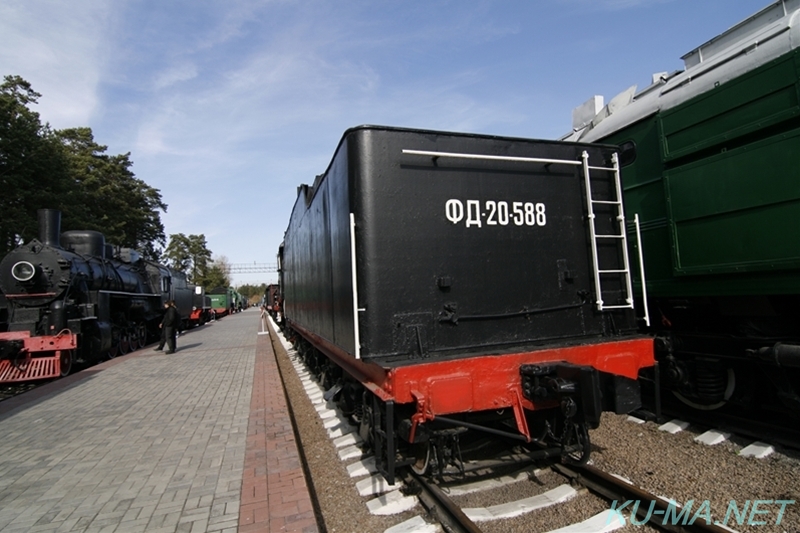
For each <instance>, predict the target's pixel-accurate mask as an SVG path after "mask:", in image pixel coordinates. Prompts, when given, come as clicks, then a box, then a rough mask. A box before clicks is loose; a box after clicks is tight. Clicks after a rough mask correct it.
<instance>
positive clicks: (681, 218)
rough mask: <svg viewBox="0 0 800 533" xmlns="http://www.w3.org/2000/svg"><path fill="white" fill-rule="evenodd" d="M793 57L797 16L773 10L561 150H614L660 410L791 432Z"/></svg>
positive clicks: (798, 290) (591, 116)
mask: <svg viewBox="0 0 800 533" xmlns="http://www.w3.org/2000/svg"><path fill="white" fill-rule="evenodd" d="M798 46H800V0H783V1H779V2H775V3H773V4H771V5H769V6H767V7H766V8H765V9H763V10H762V11H760V12H758V13H756V14H755V15H753V16H752V17H750V18H748V19H746V20H745V21H743V22H741V23H740V24H738V25H736V26H734V27H733V28H731V29H729V30H728V31H726V32H725V33H723V34H721V35H719V36H717V37H715V38H713V39H711V40H710V41H708V42H707V43H705V44H703V45H702V46H700V47H699V48H696V49H695V50H692V51H691V52H689V53H688V54H686V55H685V56H684V57H683V60H684V63H685V69H684V70H681V71H677V72H672V73H667V72H664V73H659V74H655V75H654V76H653V81H652V84H651V85H650V86H648V87H646V88H645V89H643V90H641V91H638V92H637V91H636V88H635V87H632V88H630V89H628V90H627V91H625V92H623V93H622V94H620V95H618V96H617V97H615V98H613V99H612V100H611V101H610V102H609V104H608V105H607V106H603V105H602V101H601V99H600V98H599V97H594V98H593V99H591V100H589V101H588V102H587V103H585V104H584V105H582V106H580V107H578V108H576V109H575V111H574V112H573V131H572V133H571V134H570V135H567V136H565V138H564V139H566V140H574V141H587V142H603V143H611V144H616V145H618V146H620V165H621V178H622V186H623V191H624V199H625V211H626V219H627V227H628V234H629V237H630V238H629V241H628V242H629V243H633V244H632V247H633V248H634V249H633V250H631V251H632V252H633V253H632V256H633V255H638V253H639V245H638V244H636V243H637V233H638V234H639V235H641V243H642V245H641V251H642V257H643V263H644V283H642V277H641V275H638V274H637V277H636V279H635V282H636V283H635V285H636V287H637V289H638V294H639V297H640V299H644V300H646V301H647V303H648V310H649V316H648V317H647V318H648V321H649V326H648V327H649V331H651V332H652V333H654V334H655V335H656V336H657V343H656V345H657V348H658V350H659V353H658V359H659V361H660V363H659V366H660V380H659V381H660V383H661V384H662V387H666V389H667V390H668V391H670V392H671V394H668V395H667V394H665V395H663V396H664V397H665V399H666V398H667V397H668V396H669V397H671V398H677V399H679V400H680V401H681V402H682V403H683V404H685V405H688V406H690V407H691V408H693V409H694V410H696V411H697V412H700V411H711V410H719V411H717V413H718V414H719V415H720V416H723V415H725V414H726V413H727V414H732V413H734V412H735V413H737V416H741V413H745V414H746V415H747V416H748V417H750V418H753V419H758V420H762V419H765V418H764V417H766V418H767V419H769V418H771V417H772V418H774V419H775V420H780V421H782V423H783V424H787V425H788V426H791V425H792V423H793V424H794V426H795V427H797V422H798V421H800V55H799V54H800V50H798ZM637 217H638V224H637V223H636V222H637ZM634 270H636V271H637V272H638V270H639V269H638V267H637V268H634ZM640 308H641V306H640ZM790 421H791V422H790Z"/></svg>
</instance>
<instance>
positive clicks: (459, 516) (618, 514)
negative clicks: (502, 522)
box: [406, 464, 732, 533]
mask: <svg viewBox="0 0 800 533" xmlns="http://www.w3.org/2000/svg"><path fill="white" fill-rule="evenodd" d="M552 469H553V470H554V471H556V472H558V473H559V474H561V475H562V476H564V477H565V478H567V479H569V480H571V481H572V482H573V484H574V485H577V486H578V487H581V488H585V489H586V490H588V491H589V492H591V493H592V494H595V495H597V496H599V497H600V498H603V499H604V500H606V501H607V502H608V504H609V505H610V506H609V509H608V510H607V511H604V512H602V513H599V514H597V515H595V516H593V517H592V518H590V519H589V520H586V521H583V522H580V523H575V524H572V525H570V526H567V528H569V530H570V531H611V530H612V528H613V529H617V528H622V527H624V526H625V524H631V525H634V526H636V527H639V528H641V527H642V526H645V525H647V526H649V527H650V528H652V529H654V530H657V531H667V532H671V533H730V531H732V530H731V529H729V528H725V527H720V526H719V525H717V524H715V523H714V522H715V521H716V520H715V519H713V518H712V520H711V521H706V520H692V516H691V514H687V513H683V514H681V511H682V510H681V509H680V508H679V507H677V506H676V504H675V502H669V501H667V500H665V499H663V498H660V497H658V496H656V495H654V494H652V493H650V492H648V491H646V490H644V489H642V488H640V487H637V486H635V485H633V484H631V483H629V482H627V481H625V480H623V479H621V478H619V477H616V476H614V475H612V474H609V473H607V472H604V471H602V470H600V469H598V468H595V467H593V466H589V465H587V466H564V465H559V464H557V465H553V466H552ZM406 483H407V484H408V485H410V486H418V487H419V494H418V497H419V499H420V502H421V503H422V505H423V506H424V507H425V509H426V510H427V511H428V513H429V515H430V516H431V517H433V518H435V519H436V520H438V521H439V523H440V524H441V526H442V527H443V529H444V530H445V531H449V532H453V533H482V532H483V530H482V529H481V528H480V527H479V525H478V524H476V523H475V522H474V521H473V520H472V519H471V518H470V517H469V516H468V514H467V513H466V512H465V511H464V510H463V509H462V508H460V507H459V506H458V505H457V504H456V503H455V502H454V501H453V500H452V499H451V498H450V497H449V496H448V495H447V493H446V491H445V490H442V489H441V488H439V487H438V486H437V485H435V484H432V483H430V482H429V481H428V480H427V479H425V478H423V477H420V476H417V475H415V474H413V473H408V474H407V476H406ZM623 502H638V504H637V505H635V506H632V505H631V504H627V505H626V504H625V503H623ZM621 506H624V507H626V509H625V510H624V511H622V510H617V509H619V507H621ZM532 522H533V521H532ZM588 528H591V529H588ZM562 530H565V528H561V529H559V530H558V531H562ZM531 531H547V530H546V529H542V530H539V529H531Z"/></svg>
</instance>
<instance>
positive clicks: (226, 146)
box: [0, 0, 772, 284]
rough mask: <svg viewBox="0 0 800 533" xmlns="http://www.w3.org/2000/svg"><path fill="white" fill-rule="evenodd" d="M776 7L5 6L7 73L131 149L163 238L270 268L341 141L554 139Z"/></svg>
mask: <svg viewBox="0 0 800 533" xmlns="http://www.w3.org/2000/svg"><path fill="white" fill-rule="evenodd" d="M771 3H772V2H770V1H768V0H527V1H526V0H505V1H500V0H497V1H489V0H486V1H483V0H423V1H419V0H402V1H401V0H396V1H390V0H341V1H333V0H70V1H65V0H2V1H0V75H7V74H15V75H20V76H22V77H23V78H25V79H26V80H28V81H29V82H31V83H32V85H33V88H34V89H35V90H36V91H38V92H40V93H42V97H41V98H40V100H39V105H38V106H36V107H35V108H34V109H35V110H36V111H38V112H39V113H40V115H41V118H42V121H43V122H49V123H50V124H51V126H53V127H54V128H67V127H77V126H89V127H91V128H92V130H93V131H94V134H95V140H97V141H98V142H99V143H101V144H105V145H108V147H109V149H108V153H111V154H119V153H126V152H130V153H131V160H132V161H133V163H134V166H133V171H134V172H135V174H136V176H137V177H138V178H140V179H142V180H144V181H145V182H146V183H148V184H149V185H151V186H153V187H155V188H157V189H159V190H160V191H161V194H162V197H163V199H164V201H165V203H167V204H168V206H169V207H168V210H167V212H166V213H163V214H162V221H163V222H164V225H165V228H166V233H167V235H169V234H172V233H185V234H200V233H202V234H204V235H205V236H206V239H207V242H208V245H209V248H210V249H211V251H212V252H213V253H214V254H215V255H217V256H219V255H222V256H225V257H226V258H227V259H228V261H229V262H230V263H253V262H256V263H274V262H275V253H276V251H277V247H278V245H279V244H280V242H281V240H282V237H283V232H284V230H285V229H286V224H287V222H288V219H289V214H290V212H291V209H292V206H293V205H294V200H295V197H296V189H297V186H298V185H299V184H301V183H311V182H313V180H314V176H315V175H317V174H319V173H321V172H323V171H324V170H325V168H326V167H327V165H328V162H329V160H330V158H331V156H332V155H333V151H334V149H335V148H336V145H337V143H338V141H339V139H340V137H341V135H342V133H343V132H344V130H346V129H347V128H349V127H352V126H356V125H359V124H381V125H389V126H403V127H413V128H425V129H439V130H447V131H463V132H472V133H487V134H494V135H508V136H515V137H529V138H550V139H552V138H558V137H560V136H562V135H563V134H565V133H567V132H568V131H569V129H570V126H571V113H572V109H573V108H574V107H576V106H578V105H580V104H581V103H583V102H585V101H586V100H588V99H589V98H590V97H591V96H592V95H595V94H598V95H603V96H604V97H605V100H606V102H608V100H610V98H611V97H613V96H614V95H616V94H617V93H619V92H621V91H623V90H624V89H626V88H627V87H629V86H631V85H634V84H636V85H638V86H639V87H640V88H641V87H644V86H646V85H648V84H649V81H650V75H651V74H652V73H654V72H660V71H672V70H676V69H679V68H682V65H683V63H682V61H681V59H680V57H681V56H683V55H684V54H685V53H686V52H688V51H690V50H692V49H693V48H695V47H697V46H699V45H700V44H703V43H704V42H706V41H707V40H709V39H711V38H712V37H714V36H716V35H717V34H719V33H720V32H722V31H724V30H726V29H728V28H729V27H731V26H733V25H734V24H736V23H738V22H740V21H741V20H743V19H745V18H747V17H749V16H750V15H752V14H754V13H756V12H757V11H759V10H761V9H762V8H764V7H766V6H767V5H769V4H771ZM43 207H46V206H43ZM274 279H275V275H274V274H239V275H235V276H234V283H235V284H241V283H260V282H270V281H272V280H274Z"/></svg>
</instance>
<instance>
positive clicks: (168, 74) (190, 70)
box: [154, 63, 197, 90]
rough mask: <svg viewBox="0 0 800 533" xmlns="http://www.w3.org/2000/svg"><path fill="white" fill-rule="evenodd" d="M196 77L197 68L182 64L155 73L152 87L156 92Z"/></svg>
mask: <svg viewBox="0 0 800 533" xmlns="http://www.w3.org/2000/svg"><path fill="white" fill-rule="evenodd" d="M196 77H197V66H196V65H194V64H193V63H182V64H180V65H176V66H174V67H171V68H168V69H166V70H162V71H161V72H159V73H157V74H156V79H155V84H154V85H155V89H156V90H161V89H164V88H167V87H171V86H172V85H175V84H176V83H180V82H182V81H188V80H191V79H193V78H196Z"/></svg>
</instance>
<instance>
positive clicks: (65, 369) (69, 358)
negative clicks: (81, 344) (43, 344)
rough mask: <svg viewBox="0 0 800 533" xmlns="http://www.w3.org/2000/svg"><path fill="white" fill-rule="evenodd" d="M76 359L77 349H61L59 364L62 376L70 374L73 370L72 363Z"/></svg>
mask: <svg viewBox="0 0 800 533" xmlns="http://www.w3.org/2000/svg"><path fill="white" fill-rule="evenodd" d="M74 360H75V350H61V353H60V354H59V358H58V366H59V372H60V374H61V377H62V378H63V377H64V376H68V375H69V373H70V372H72V363H73V361H74Z"/></svg>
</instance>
